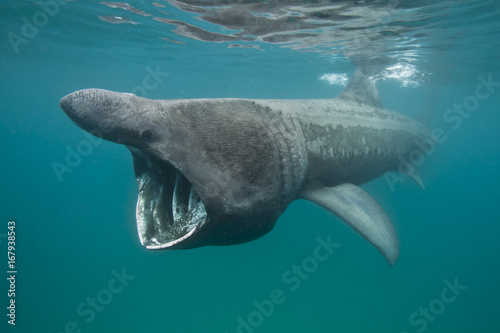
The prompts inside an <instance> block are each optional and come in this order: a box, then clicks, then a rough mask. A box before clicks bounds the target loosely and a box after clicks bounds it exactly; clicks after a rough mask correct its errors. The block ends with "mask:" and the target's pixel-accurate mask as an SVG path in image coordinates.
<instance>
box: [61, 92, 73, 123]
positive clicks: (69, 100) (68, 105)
mask: <svg viewBox="0 0 500 333" xmlns="http://www.w3.org/2000/svg"><path fill="white" fill-rule="evenodd" d="M59 106H60V107H61V109H63V111H64V112H65V113H66V114H67V115H68V116H69V117H70V118H72V115H73V114H74V112H75V110H74V109H73V94H69V95H66V96H64V97H63V98H61V100H60V101H59Z"/></svg>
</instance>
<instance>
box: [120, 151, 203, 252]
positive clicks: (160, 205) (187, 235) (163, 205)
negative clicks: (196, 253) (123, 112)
mask: <svg viewBox="0 0 500 333" xmlns="http://www.w3.org/2000/svg"><path fill="white" fill-rule="evenodd" d="M129 149H130V150H131V152H132V155H133V157H134V169H135V174H136V178H137V183H138V185H139V194H138V200H137V211H136V219H137V231H138V233H139V240H140V242H141V244H142V245H143V246H145V247H146V248H148V249H179V248H192V247H197V246H200V245H202V244H200V240H199V239H198V237H196V236H198V232H199V231H200V230H199V229H200V228H201V227H202V226H203V225H204V224H205V223H206V221H207V212H206V209H205V205H204V204H203V202H202V200H201V198H200V196H199V194H198V191H197V190H196V188H195V187H194V186H193V184H192V183H191V182H190V181H189V180H188V179H187V178H186V177H185V176H184V175H183V174H182V173H181V172H180V171H178V170H177V169H175V168H174V167H173V166H172V165H170V164H169V163H167V162H164V161H162V160H159V159H157V158H156V157H153V156H151V155H149V154H148V153H144V152H142V151H140V150H138V149H136V148H133V147H129Z"/></svg>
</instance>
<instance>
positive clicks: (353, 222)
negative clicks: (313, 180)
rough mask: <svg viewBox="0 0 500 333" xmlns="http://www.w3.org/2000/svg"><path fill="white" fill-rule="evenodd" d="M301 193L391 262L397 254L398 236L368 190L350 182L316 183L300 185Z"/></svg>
mask: <svg viewBox="0 0 500 333" xmlns="http://www.w3.org/2000/svg"><path fill="white" fill-rule="evenodd" d="M301 196H302V198H304V199H306V200H309V201H312V202H314V203H316V204H318V205H320V206H322V207H324V208H326V209H328V210H329V211H331V212H332V213H334V214H335V215H337V216H338V217H340V218H341V219H342V220H344V221H345V222H346V223H347V224H348V225H350V226H351V227H352V228H353V229H354V230H356V231H357V232H358V233H359V234H360V235H361V236H363V237H364V238H366V239H367V240H368V241H369V242H370V243H371V244H372V245H373V246H374V247H375V248H377V250H379V251H380V253H382V255H383V256H384V258H385V259H386V260H387V262H388V263H389V265H391V266H394V264H395V263H396V260H397V259H398V257H399V241H398V236H397V234H396V231H395V230H394V226H393V225H392V223H391V221H390V220H389V217H388V216H387V214H386V213H385V212H384V210H383V209H382V207H380V205H379V204H378V203H377V202H376V201H375V199H373V198H372V197H371V196H370V195H369V194H368V193H366V192H365V191H364V190H362V189H361V188H359V187H357V186H355V185H353V184H341V185H338V186H335V187H324V186H321V185H318V186H314V187H309V188H306V189H304V190H303V191H302V192H301Z"/></svg>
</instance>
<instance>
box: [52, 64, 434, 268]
mask: <svg viewBox="0 0 500 333" xmlns="http://www.w3.org/2000/svg"><path fill="white" fill-rule="evenodd" d="M60 105H61V108H62V109H63V110H64V112H65V113H66V114H67V115H68V116H69V117H70V118H71V119H72V120H73V121H74V122H75V123H76V124H77V125H78V126H79V127H81V128H82V129H84V130H86V131H88V132H90V133H92V134H94V135H96V136H99V137H101V138H103V139H106V140H109V141H112V142H116V143H120V144H124V145H126V146H127V147H128V149H129V150H130V151H131V153H132V156H133V163H134V171H135V176H136V178H137V182H138V187H139V194H138V201H137V212H136V219H137V230H138V234H139V239H140V242H141V244H142V245H143V246H145V247H146V248H148V249H185V248H195V247H200V246H205V245H231V244H239V243H244V242H248V241H251V240H254V239H256V238H258V237H261V236H263V235H265V234H266V233H268V232H269V231H271V229H272V228H273V227H274V225H275V223H276V221H277V219H278V217H279V216H280V215H281V214H283V212H284V211H285V209H286V208H287V206H288V205H289V204H290V203H291V202H292V201H294V200H296V199H306V200H310V201H312V202H315V203H317V204H319V205H320V206H322V207H324V208H326V209H328V210H329V211H331V212H332V213H334V214H335V215H337V216H338V217H340V218H341V219H342V220H344V221H345V222H346V223H347V224H348V225H350V226H351V227H352V228H354V229H355V230H356V231H357V232H358V233H359V234H361V235H362V236H363V237H364V238H366V239H367V240H368V241H369V242H370V243H371V244H372V245H373V246H375V248H377V249H378V250H379V251H380V252H381V253H382V255H383V256H384V257H385V259H386V260H387V262H388V263H389V264H390V265H391V266H392V265H394V263H395V262H396V260H397V258H398V256H399V242H398V237H397V234H396V231H395V230H394V227H393V225H392V223H391V221H390V220H389V218H388V216H387V215H386V213H385V212H384V210H383V209H382V208H381V207H380V206H379V205H378V204H377V202H376V201H375V200H374V199H373V198H372V197H371V196H370V195H369V194H368V193H367V192H365V191H364V190H363V189H361V188H360V187H358V185H360V184H363V183H365V182H368V181H370V180H372V179H375V178H377V177H379V176H381V175H383V174H384V173H386V172H388V171H393V170H396V169H397V168H398V165H399V164H400V158H401V157H406V158H407V157H408V156H409V154H410V153H411V152H412V151H414V150H415V149H416V148H417V143H418V142H419V141H423V140H426V139H428V138H429V137H430V136H431V133H430V131H429V130H428V129H427V128H426V127H425V126H423V125H422V124H420V123H418V122H417V121H414V120H412V119H410V118H408V117H406V116H405V115H402V114H399V113H395V112H393V111H389V110H387V109H384V108H383V106H382V102H381V101H380V98H379V94H378V91H377V89H376V87H375V85H374V83H373V82H372V81H371V80H370V79H369V77H367V76H366V75H365V74H363V73H362V72H361V71H359V70H358V71H356V72H355V73H354V75H353V77H352V78H351V80H350V81H349V83H348V85H347V87H346V88H345V89H344V91H343V92H342V93H341V94H340V95H339V96H338V97H337V98H334V99H324V100H323V99H310V100H273V99H243V98H213V99H172V100H150V99H146V98H142V97H138V96H135V95H133V94H129V93H118V92H112V91H107V90H102V89H84V90H79V91H76V92H73V93H71V94H69V95H67V96H65V97H63V98H62V99H61V101H60ZM410 176H412V177H413V178H414V179H415V180H417V181H418V182H420V179H419V177H418V175H417V174H416V173H415V174H413V175H410Z"/></svg>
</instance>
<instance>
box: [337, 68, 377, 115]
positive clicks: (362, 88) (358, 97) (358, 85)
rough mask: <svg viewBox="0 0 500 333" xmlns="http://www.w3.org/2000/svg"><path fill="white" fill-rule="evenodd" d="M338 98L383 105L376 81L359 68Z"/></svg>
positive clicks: (371, 104)
mask: <svg viewBox="0 0 500 333" xmlns="http://www.w3.org/2000/svg"><path fill="white" fill-rule="evenodd" d="M338 98H340V99H346V100H351V101H355V102H357V103H360V104H366V105H370V106H377V107H382V100H381V99H380V96H379V93H378V90H377V87H375V83H374V82H373V81H372V80H371V79H370V78H369V77H368V76H367V75H365V74H364V73H363V72H362V71H361V70H359V69H357V70H356V71H355V72H354V74H353V76H352V77H351V79H350V80H349V83H348V84H347V87H345V89H344V91H342V92H341V93H340V95H339V96H338Z"/></svg>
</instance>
